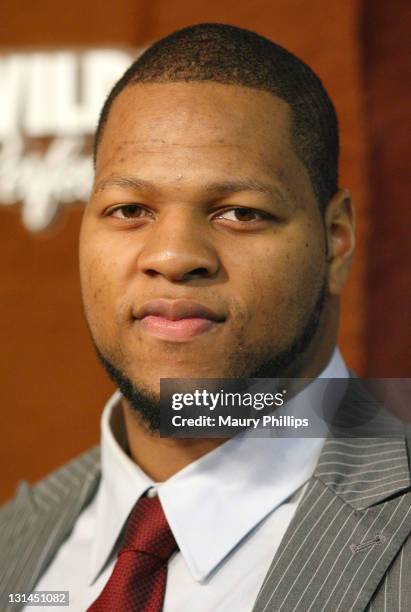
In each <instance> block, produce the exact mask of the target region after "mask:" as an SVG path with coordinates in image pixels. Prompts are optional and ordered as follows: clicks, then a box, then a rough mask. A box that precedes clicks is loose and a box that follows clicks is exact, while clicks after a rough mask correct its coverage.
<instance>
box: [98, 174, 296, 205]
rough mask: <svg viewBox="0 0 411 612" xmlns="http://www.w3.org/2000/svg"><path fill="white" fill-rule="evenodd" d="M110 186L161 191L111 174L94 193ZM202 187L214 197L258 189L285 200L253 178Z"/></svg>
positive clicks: (275, 189) (272, 187) (278, 191)
mask: <svg viewBox="0 0 411 612" xmlns="http://www.w3.org/2000/svg"><path fill="white" fill-rule="evenodd" d="M110 187H119V188H122V189H134V190H138V191H147V192H149V193H151V194H153V195H154V194H157V193H159V192H160V191H161V189H160V188H159V187H158V186H156V185H155V184H154V183H152V182H151V181H147V180H145V179H141V178H138V177H132V176H111V177H108V178H106V179H102V180H101V181H99V182H98V183H97V184H96V186H95V188H94V193H99V192H101V191H104V190H105V189H107V188H110ZM201 189H202V190H203V191H205V192H207V193H208V194H210V195H212V197H223V196H225V195H228V194H231V193H238V192H241V191H257V192H258V193H263V194H265V195H269V196H273V195H275V196H277V197H280V198H281V199H282V200H284V201H285V196H284V194H283V192H282V191H281V189H279V188H278V187H276V186H275V185H270V184H269V183H264V182H261V181H258V180H256V179H253V178H243V179H233V180H226V181H216V182H209V183H203V184H202V185H201Z"/></svg>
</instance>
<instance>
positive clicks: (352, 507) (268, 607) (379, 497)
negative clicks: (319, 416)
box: [253, 383, 411, 612]
mask: <svg viewBox="0 0 411 612" xmlns="http://www.w3.org/2000/svg"><path fill="white" fill-rule="evenodd" d="M356 385H357V388H356V393H358V383H356ZM351 400H352V393H351V391H349V393H348V394H347V396H346V398H345V400H344V401H343V404H342V407H341V410H345V408H347V404H348V407H349V408H351V407H352V402H351ZM341 410H340V413H341ZM410 485H411V483H410V470H409V463H408V451H407V445H406V439H405V437H404V436H403V437H402V438H400V437H397V438H390V439H388V438H383V437H379V438H369V437H367V438H337V437H329V438H328V439H327V440H326V442H325V444H324V447H323V450H322V452H321V455H320V458H319V461H318V464H317V467H316V470H315V473H314V475H313V477H312V479H311V480H310V482H309V484H308V487H307V490H306V492H305V495H304V497H303V498H302V500H301V503H300V504H299V506H298V508H297V511H296V514H295V515H294V518H293V520H292V521H291V523H290V525H289V527H288V530H287V532H286V534H285V536H284V538H283V540H282V542H281V545H280V547H279V549H278V551H277V554H276V555H275V557H274V559H273V562H272V564H271V567H270V569H269V571H268V573H267V575H266V578H265V580H264V583H263V586H262V588H261V590H260V593H259V595H258V598H257V601H256V603H255V606H254V609H253V612H281V611H283V612H290V611H291V610H293V611H298V612H309V611H312V612H321V611H324V612H328V611H329V610H332V611H333V612H345V611H346V610H350V612H360V611H363V610H364V609H365V608H366V606H367V605H368V603H369V601H370V599H371V597H372V595H373V593H374V592H375V590H376V588H377V586H378V584H379V582H380V581H381V579H382V578H383V576H384V574H385V573H386V571H387V568H388V567H389V565H390V564H391V562H392V560H393V559H394V557H395V556H396V555H397V553H398V551H399V549H400V548H401V546H402V544H403V543H404V541H405V539H406V538H407V536H408V535H409V534H410V532H411V493H410V492H409V491H410Z"/></svg>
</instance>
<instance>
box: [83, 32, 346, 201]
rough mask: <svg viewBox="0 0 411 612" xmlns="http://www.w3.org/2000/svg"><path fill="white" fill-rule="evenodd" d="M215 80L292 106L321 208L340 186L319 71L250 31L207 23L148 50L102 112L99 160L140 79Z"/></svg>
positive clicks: (333, 121)
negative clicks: (115, 109)
mask: <svg viewBox="0 0 411 612" xmlns="http://www.w3.org/2000/svg"><path fill="white" fill-rule="evenodd" d="M190 81H213V82H216V83H222V84H227V85H239V86H243V87H250V88H252V89H259V90H263V91H268V92H270V93H272V94H274V95H275V96H277V97H279V98H281V99H282V100H285V101H286V102H287V103H288V104H289V105H290V107H291V111H292V142H293V146H294V148H295V151H296V153H297V155H298V157H299V159H300V160H301V161H302V162H303V164H304V165H305V167H306V169H307V171H308V174H309V177H310V179H311V184H312V187H313V191H314V193H315V195H316V197H317V200H318V202H319V205H320V208H321V209H322V210H324V208H325V206H326V205H327V203H328V201H329V200H330V198H331V197H332V196H333V195H334V193H335V192H336V191H337V189H338V152H339V145H338V123H337V116H336V113H335V109H334V106H333V103H332V101H331V100H330V98H329V96H328V94H327V92H326V90H325V88H324V86H323V84H322V83H321V81H320V79H319V78H318V76H317V75H316V74H315V73H314V72H313V71H312V70H311V68H309V66H307V65H306V64H305V63H304V62H303V61H302V60H300V59H299V58H298V57H296V56H295V55H293V54H292V53H290V52H289V51H287V50H286V49H284V48H283V47H281V46H280V45H277V44H276V43H273V42H272V41H270V40H268V39H267V38H264V37H263V36H260V35H259V34H256V33H255V32H251V31H249V30H245V29H243V28H238V27H235V26H232V25H226V24H221V23H201V24H197V25H194V26H190V27H187V28H183V29H181V30H177V31H176V32H173V33H172V34H170V35H169V36H166V37H165V38H162V39H161V40H159V41H158V42H156V43H155V44H153V45H152V46H151V47H149V48H148V49H147V50H146V51H145V52H144V53H143V54H142V55H141V56H140V57H139V58H138V59H137V60H136V61H135V62H134V63H133V64H132V65H131V66H130V67H129V68H128V70H127V71H126V72H125V73H124V75H123V76H122V77H121V79H120V80H119V81H118V82H117V83H116V84H115V85H114V87H113V89H112V90H111V92H110V94H109V96H108V98H107V100H106V102H105V104H104V106H103V109H102V111H101V115H100V119H99V122H98V126H97V131H96V136H95V141H94V159H95V158H96V154H97V148H98V145H99V142H100V140H101V136H102V132H103V129H104V125H105V123H106V121H107V118H108V115H109V112H110V108H111V105H112V103H113V101H114V100H115V98H116V97H117V96H118V95H119V93H120V92H121V91H122V90H123V89H124V88H125V87H127V86H129V85H133V84H135V83H168V82H190Z"/></svg>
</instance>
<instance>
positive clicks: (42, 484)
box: [0, 445, 100, 524]
mask: <svg viewBox="0 0 411 612" xmlns="http://www.w3.org/2000/svg"><path fill="white" fill-rule="evenodd" d="M99 471H100V446H98V445H97V446H93V447H91V448H89V449H88V450H87V451H85V452H83V453H81V454H80V455H77V456H76V457H74V458H73V459H71V460H70V461H68V462H67V463H65V464H63V465H61V466H59V467H57V468H56V469H55V470H53V471H52V472H50V473H49V474H47V475H46V476H44V477H43V478H41V479H40V480H38V481H36V482H34V483H33V484H30V483H29V482H27V481H26V480H21V481H19V483H18V484H17V487H16V490H15V492H14V495H13V497H12V498H11V499H9V500H8V501H7V502H5V503H4V504H3V505H1V506H0V524H1V523H7V522H9V521H10V520H12V518H13V516H14V515H17V514H19V513H20V512H21V511H22V510H23V508H29V507H30V506H33V509H34V508H35V507H36V506H38V505H39V506H40V507H41V506H42V504H43V501H44V498H46V497H52V496H53V490H56V491H62V490H65V489H68V488H72V487H75V486H81V484H82V482H84V480H85V479H86V478H87V477H88V476H92V477H93V478H94V477H95V475H96V472H99Z"/></svg>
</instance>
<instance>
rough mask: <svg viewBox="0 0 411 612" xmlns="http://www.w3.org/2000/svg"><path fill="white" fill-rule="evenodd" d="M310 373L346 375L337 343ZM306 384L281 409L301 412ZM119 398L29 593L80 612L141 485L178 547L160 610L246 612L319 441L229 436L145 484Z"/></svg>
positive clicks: (106, 566)
mask: <svg viewBox="0 0 411 612" xmlns="http://www.w3.org/2000/svg"><path fill="white" fill-rule="evenodd" d="M320 376H321V377H324V378H346V377H347V376H348V371H347V368H346V366H345V364H344V361H343V360H342V357H341V355H340V353H339V351H338V350H337V349H336V350H335V351H334V354H333V356H332V359H331V360H330V362H329V364H328V365H327V367H326V368H325V369H324V371H323V372H322V373H321V375H320ZM307 389H308V387H307V388H306V389H304V391H302V392H301V393H299V394H298V396H296V397H295V398H294V399H293V400H292V401H293V408H292V413H291V414H293V415H297V416H300V415H304V416H306V415H307V409H308V410H309V404H310V402H309V401H305V399H304V398H307ZM120 399H121V395H120V394H119V392H118V391H117V392H116V393H115V394H114V395H113V396H112V398H111V399H110V400H109V401H108V403H107V405H106V407H105V409H104V411H103V414H102V420H101V461H102V477H101V481H100V484H99V487H98V490H97V494H96V495H95V497H94V499H93V500H92V501H91V503H90V504H89V505H88V506H87V507H86V508H85V509H84V510H83V511H82V513H81V514H80V515H79V517H78V519H77V521H76V523H75V526H74V529H73V531H72V532H71V534H70V536H69V537H68V538H67V540H66V541H65V542H64V543H63V545H62V546H61V547H60V549H59V551H58V552H57V554H56V556H55V558H54V559H53V561H52V562H51V564H50V566H49V567H48V568H47V570H46V572H45V573H44V574H43V576H42V577H41V578H40V580H39V582H38V583H37V585H36V587H35V589H36V590H67V591H69V597H70V606H69V610H72V611H75V612H85V610H86V609H87V607H88V606H89V605H90V604H91V603H92V602H93V601H94V600H95V599H97V597H98V595H99V594H100V593H101V591H102V589H103V588H104V585H105V584H106V583H107V581H108V579H109V577H110V575H111V573H112V570H113V567H114V564H115V561H116V552H117V550H118V542H117V540H118V537H119V535H120V533H121V530H122V528H123V526H124V523H125V521H126V520H127V517H128V515H129V513H130V511H131V510H132V508H133V506H134V504H135V503H136V501H137V499H139V497H140V496H141V495H142V494H143V493H145V492H146V491H148V490H150V491H149V494H151V495H152V494H158V495H159V497H160V500H161V503H162V506H163V509H164V512H165V514H166V516H167V519H168V522H169V525H170V528H171V530H172V532H173V534H174V537H175V539H176V541H177V544H178V547H179V550H178V551H177V553H175V554H174V556H173V557H172V558H171V559H170V561H169V564H168V574H167V588H166V594H165V600H164V608H163V610H164V612H251V610H252V608H253V605H254V602H255V600H256V597H257V594H258V591H259V589H260V587H261V585H262V582H263V580H264V577H265V575H266V573H267V571H268V568H269V566H270V563H271V561H272V559H273V556H274V554H275V553H276V551H277V549H278V546H279V545H280V542H281V539H282V537H283V535H284V533H285V531H286V529H287V527H288V525H289V523H290V521H291V519H292V517H293V515H294V513H295V510H296V507H297V504H298V502H299V500H300V498H301V496H302V494H303V492H304V489H305V485H306V483H307V481H308V479H309V478H310V477H311V476H312V474H313V471H314V468H315V465H316V463H317V460H318V457H319V454H320V451H321V448H322V446H323V443H324V438H301V437H297V438H278V437H267V438H255V437H249V436H247V434H239V435H237V436H236V437H235V438H233V439H231V440H228V441H227V442H225V443H224V444H222V445H221V446H219V447H217V448H216V449H214V450H212V451H211V452H209V453H208V454H206V455H204V456H203V457H201V458H200V459H198V460H197V461H194V462H193V463H191V464H190V465H188V466H186V467H185V468H184V469H182V470H180V471H179V472H178V473H176V474H174V476H172V477H171V478H169V479H168V480H166V481H165V482H162V483H155V482H153V481H152V480H151V479H150V478H149V477H148V476H147V475H146V474H145V473H144V472H143V471H142V470H141V468H140V467H139V466H138V465H137V464H136V463H134V462H133V460H132V459H131V458H130V456H129V455H128V454H127V448H126V442H125V436H124V428H123V429H122V428H121V427H120V428H118V423H121V421H122V414H121V406H120ZM307 406H308V408H307ZM37 609H39V608H37ZM44 610H45V612H47V611H49V610H50V606H48V607H47V608H44ZM113 612H114V611H113ZM127 612H128V611H127ZM130 612H131V611H130Z"/></svg>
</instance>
